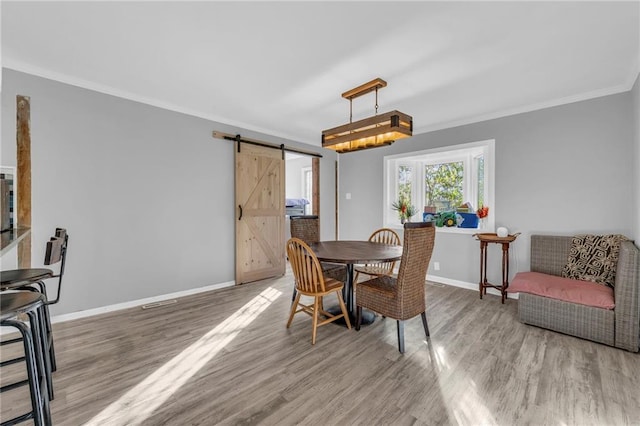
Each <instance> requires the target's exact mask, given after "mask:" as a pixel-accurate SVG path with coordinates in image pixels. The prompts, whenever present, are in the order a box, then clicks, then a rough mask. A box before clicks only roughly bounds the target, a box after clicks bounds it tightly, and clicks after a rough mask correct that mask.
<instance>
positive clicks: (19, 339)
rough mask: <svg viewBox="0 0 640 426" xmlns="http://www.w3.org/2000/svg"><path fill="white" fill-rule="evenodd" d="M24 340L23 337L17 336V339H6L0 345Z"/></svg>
mask: <svg viewBox="0 0 640 426" xmlns="http://www.w3.org/2000/svg"><path fill="white" fill-rule="evenodd" d="M18 342H22V337H16V338H15V339H9V340H5V341H4V342H0V346H4V345H11V344H13V343H18Z"/></svg>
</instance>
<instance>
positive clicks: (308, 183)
mask: <svg viewBox="0 0 640 426" xmlns="http://www.w3.org/2000/svg"><path fill="white" fill-rule="evenodd" d="M302 193H303V194H304V198H306V199H307V200H308V201H309V204H307V205H306V206H304V208H305V213H304V214H311V212H312V211H313V173H312V171H311V167H303V168H302Z"/></svg>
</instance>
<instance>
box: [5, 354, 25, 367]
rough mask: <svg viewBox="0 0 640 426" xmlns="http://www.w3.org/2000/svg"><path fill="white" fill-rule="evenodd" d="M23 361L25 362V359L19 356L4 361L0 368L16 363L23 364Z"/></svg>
mask: <svg viewBox="0 0 640 426" xmlns="http://www.w3.org/2000/svg"><path fill="white" fill-rule="evenodd" d="M25 360H26V358H25V357H23V356H21V357H19V358H13V359H8V360H6V361H2V362H0V367H4V366H5V365H11V364H17V363H19V362H23V361H25Z"/></svg>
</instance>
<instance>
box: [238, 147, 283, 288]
mask: <svg viewBox="0 0 640 426" xmlns="http://www.w3.org/2000/svg"><path fill="white" fill-rule="evenodd" d="M237 144H238V143H237V142H236V204H237V209H236V210H237V218H236V284H242V283H245V282H250V281H256V280H261V279H265V278H269V277H274V276H279V275H284V272H285V257H284V190H285V186H284V184H285V176H284V173H285V172H284V160H283V159H282V152H281V151H278V150H275V149H271V148H264V147H260V146H255V145H249V144H243V143H241V146H240V152H238V149H237Z"/></svg>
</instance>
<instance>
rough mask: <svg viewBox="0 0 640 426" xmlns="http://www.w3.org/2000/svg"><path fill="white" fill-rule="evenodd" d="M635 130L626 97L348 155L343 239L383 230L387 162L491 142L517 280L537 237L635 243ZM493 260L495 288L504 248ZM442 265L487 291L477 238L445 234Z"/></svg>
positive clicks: (440, 245) (439, 248)
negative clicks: (587, 235)
mask: <svg viewBox="0 0 640 426" xmlns="http://www.w3.org/2000/svg"><path fill="white" fill-rule="evenodd" d="M636 90H637V89H636ZM408 112H409V113H410V112H411V111H408ZM636 112H637V106H636ZM636 115H637V114H636ZM416 119H417V120H419V117H417V118H416ZM632 121H633V118H632V96H631V94H630V93H629V92H627V93H623V94H618V95H612V96H606V97H602V98H597V99H593V100H589V101H584V102H578V103H573V104H568V105H563V106H559V107H554V108H548V109H544V110H539V111H535V112H530V113H525V114H519V115H514V116H510V117H505V118H501V119H495V120H489V121H484V122H480V123H475V124H470V125H466V126H460V127H456V128H451V129H446V130H441V131H435V132H430V133H425V134H420V135H415V136H414V137H412V138H409V139H405V140H400V141H398V142H396V143H395V144H393V145H391V146H389V147H385V148H376V149H372V150H368V151H362V152H356V153H348V154H341V155H340V156H339V159H338V161H339V165H340V174H339V193H340V201H339V205H340V219H339V233H340V238H341V239H359V238H367V237H368V235H369V234H370V233H371V231H372V230H374V229H376V228H378V227H380V226H382V223H383V218H382V211H381V210H382V205H383V192H382V191H383V157H384V156H385V155H391V154H398V153H404V152H411V151H418V150H424V149H428V148H435V147H442V146H450V145H456V144H461V143H467V142H475V141H482V140H487V139H495V141H496V184H495V190H496V196H495V198H496V205H495V206H492V207H495V214H496V226H507V227H508V228H509V230H510V231H511V232H521V233H522V235H521V236H520V237H519V238H518V239H517V240H516V242H515V244H514V245H513V246H512V253H511V271H510V272H511V273H510V276H511V277H512V276H513V274H514V273H515V272H516V271H517V270H528V267H529V237H530V235H531V234H532V233H552V234H569V235H570V234H574V233H580V232H592V233H610V232H611V233H622V234H625V235H628V236H632V235H633V234H634V231H633V227H634V225H633V224H634V222H636V221H637V216H638V215H637V212H638V210H637V205H636V206H634V204H633V203H634V201H633V199H634V191H635V192H636V193H637V191H638V184H637V180H636V181H635V182H634V181H633V173H634V161H635V167H636V168H637V162H638V161H637V155H636V159H635V160H634V159H633V158H632V156H631V155H629V153H631V152H632V151H633V146H634V140H633V126H632ZM635 144H636V146H637V139H636V142H635ZM346 193H351V195H352V198H351V200H346V199H345V194H346ZM634 211H635V215H634ZM489 257H490V260H489V263H490V269H489V272H490V273H489V275H490V276H489V278H490V279H492V280H493V281H494V282H496V281H497V280H498V277H499V276H500V269H499V263H500V261H499V259H500V252H499V247H498V246H497V245H491V246H490V252H489ZM433 261H438V262H440V266H441V269H440V271H438V272H435V271H433V270H432V269H431V267H430V269H429V274H430V275H433V276H440V277H445V278H447V279H450V280H456V281H461V282H464V283H477V282H478V279H479V243H478V242H477V241H475V240H474V238H472V236H470V235H469V234H447V233H438V234H437V236H436V248H435V252H434V254H433V257H432V263H433Z"/></svg>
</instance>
